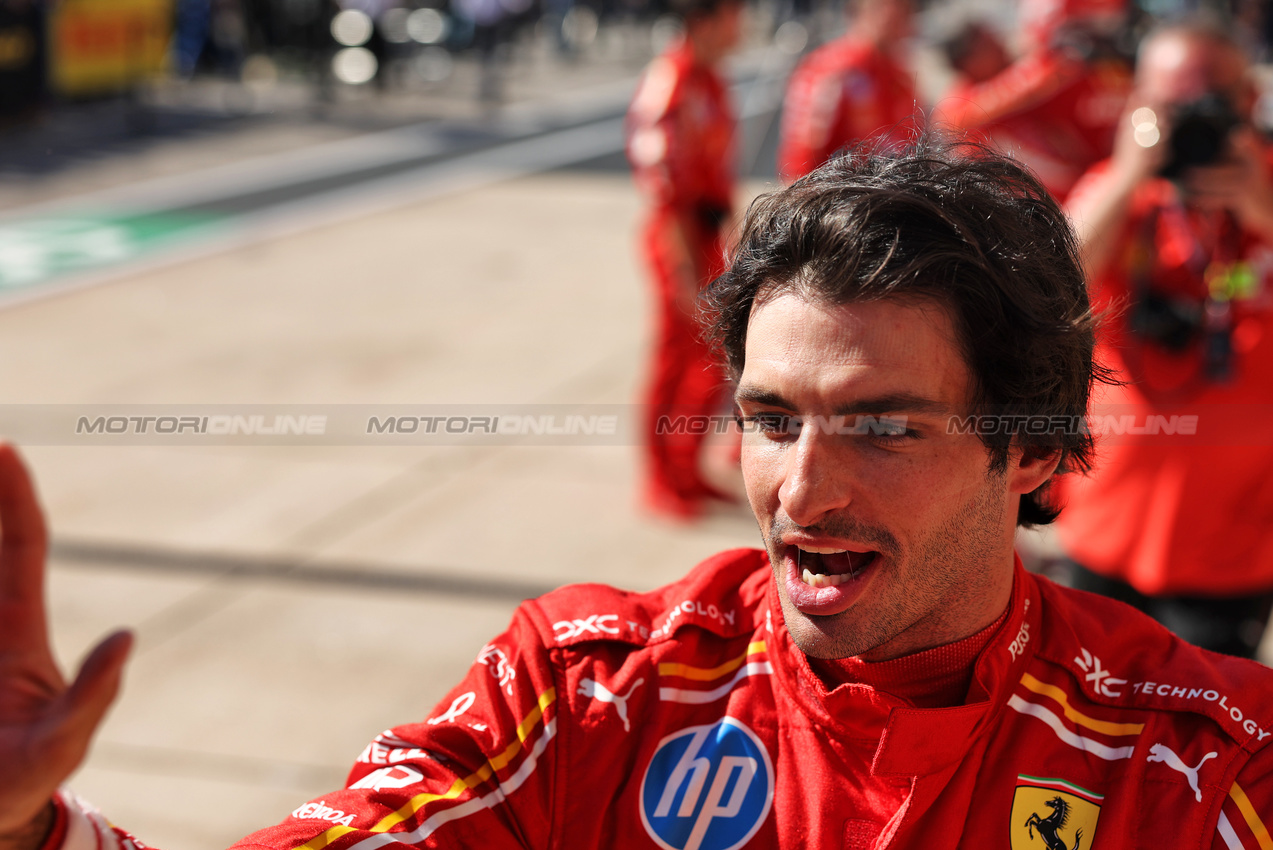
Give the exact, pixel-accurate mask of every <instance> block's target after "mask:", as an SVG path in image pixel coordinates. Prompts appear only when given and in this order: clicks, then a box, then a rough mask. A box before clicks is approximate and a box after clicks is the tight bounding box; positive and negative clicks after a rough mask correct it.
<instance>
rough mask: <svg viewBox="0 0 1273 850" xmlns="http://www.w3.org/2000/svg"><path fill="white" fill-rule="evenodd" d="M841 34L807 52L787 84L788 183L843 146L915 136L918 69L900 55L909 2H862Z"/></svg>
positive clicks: (783, 150) (783, 142) (781, 160)
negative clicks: (903, 61) (916, 72)
mask: <svg viewBox="0 0 1273 850" xmlns="http://www.w3.org/2000/svg"><path fill="white" fill-rule="evenodd" d="M851 9H852V10H853V13H854V18H853V22H852V25H851V26H850V28H849V31H848V32H847V33H846V34H845V35H844V36H842V37H841V38H838V39H836V40H835V41H832V42H831V43H829V44H826V45H823V46H822V47H820V48H818V49H817V50H815V51H813V53H811V54H809V56H807V57H806V58H805V59H804V60H803V61H802V62H801V63H800V65H799V66H798V67H797V68H796V70H795V72H794V73H793V74H792V75H791V80H790V82H789V83H788V84H787V96H786V105H785V107H784V110H783V114H782V130H781V136H780V138H779V142H778V173H779V174H780V175H781V176H782V178H783V179H784V180H786V181H788V182H790V181H792V180H795V179H796V178H798V177H801V176H803V175H804V174H807V173H808V172H810V171H812V170H813V169H814V168H817V167H818V166H819V165H821V164H822V163H823V162H826V160H827V159H829V158H830V156H831V154H833V153H835V152H836V151H837V150H839V149H840V148H842V147H844V146H846V145H850V144H854V143H855V142H860V141H864V140H866V139H871V138H875V137H877V136H881V137H883V138H884V139H885V140H886V144H887V145H890V146H898V145H901V144H904V143H905V142H908V141H910V139H911V138H912V137H913V136H914V135H915V130H916V127H917V120H916V100H917V98H916V94H915V84H914V75H913V73H912V72H911V71H910V70H909V69H908V68H906V67H905V65H903V64H902V62H901V61H899V59H898V58H897V57H896V56H895V55H894V53H893V51H894V50H895V49H896V44H897V42H898V41H899V40H901V39H903V38H905V37H906V36H907V35H908V34H909V33H910V28H911V14H912V10H911V2H910V0H858V2H856V3H853V4H851Z"/></svg>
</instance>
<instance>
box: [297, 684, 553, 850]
mask: <svg viewBox="0 0 1273 850" xmlns="http://www.w3.org/2000/svg"><path fill="white" fill-rule="evenodd" d="M556 699H557V689H556V688H549V689H548V690H546V691H544V692H543V693H542V694H540V695H539V700H538V701H537V704H536V706H535V707H534V708H533V709H531V711H530V713H529V714H527V715H526V717H525V718H524V719H523V720H522V722H521V723H519V724H517V740H516V741H514V742H513V743H511V744H509V745H508V747H507V748H505V750H504V751H503V752H502V753H500V754H499V755H496V756H493V757H492V758H490V759H488V760H487V762H486V764H484V765H482V766H481V767H480V768H478V769H477V770H476V771H474V772H473V773H470V774H469V775H468V776H466V777H464V778H463V779H457V780H455V783H454V784H453V785H452V786H451V787H450V788H449V789H447V791H446V793H444V794H433V793H429V792H426V793H424V794H417V795H415V796H414V797H412V798H411V799H410V800H408V801H407V802H405V803H403V804H402V806H401V807H400V808H399V809H398V810H397V811H395V812H392V813H391V814H388V815H385V816H384V817H383V818H381V820H380V822H379V823H377V824H376V825H375V826H373V827H372V828H371V829H370V830H369V832H388V831H389V830H391V829H393V828H394V827H395V826H397V825H398V824H400V823H402V822H403V821H406V820H408V819H409V818H411V817H412V816H413V815H414V814H415V813H416V812H418V811H420V810H421V809H423V808H424V807H425V806H427V805H429V803H436V802H437V801H438V800H454V799H455V798H456V797H459V796H460V795H461V794H463V793H464V792H465V791H467V790H469V789H471V788H476V787H477V786H479V785H481V784H482V783H483V782H485V781H486V780H488V779H490V778H491V777H492V776H494V775H495V772H496V771H497V770H502V769H503V768H505V767H507V766H508V764H509V762H511V761H512V760H513V759H514V758H516V756H517V754H518V753H519V752H521V750H522V749H523V748H524V746H525V743H526V739H527V737H529V735H530V731H531V730H532V729H533V728H534V727H535V725H536V724H537V723H539V721H540V720H542V719H543V716H544V710H545V709H547V708H548V706H550V705H552V704H553V702H555V701H556ZM356 831H357V830H356V829H355V828H354V827H352V826H333V827H332V828H331V829H329V830H327V831H326V832H324V833H322V834H321V835H317V836H315V837H314V838H312V839H311V840H310V841H309V842H307V843H306V844H304V845H302V847H300V848H298V850H323V848H324V847H326V846H327V845H329V844H331V843H332V842H333V841H335V840H337V839H338V838H340V837H341V836H344V835H348V834H349V833H351V832H356Z"/></svg>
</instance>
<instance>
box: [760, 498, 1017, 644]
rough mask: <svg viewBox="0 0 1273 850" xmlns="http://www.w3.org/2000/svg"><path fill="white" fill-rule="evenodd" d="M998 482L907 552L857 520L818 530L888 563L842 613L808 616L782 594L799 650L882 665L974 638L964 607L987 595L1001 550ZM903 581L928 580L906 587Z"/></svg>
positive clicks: (777, 538) (771, 545)
mask: <svg viewBox="0 0 1273 850" xmlns="http://www.w3.org/2000/svg"><path fill="white" fill-rule="evenodd" d="M997 479H1001V476H996V475H995V474H994V473H991V474H990V475H988V476H987V480H986V482H985V484H984V485H983V486H981V487H980V488H978V490H977V492H976V493H975V494H974V495H973V496H972V498H970V499H969V500H968V501H967V502H965V503H964V504H963V505H962V506H961V507H960V509H959V510H958V511H957V512H956V513H954V514H952V515H951V516H950V517H949V518H947V520H946V521H945V522H943V523H942V524H941V525H940V526H939V527H938V528H937V529H936V530H934V531H933V533H932V534H930V535H928V536H927V537H926V538H924V539H922V540H921V541H920V542H919V544H918V545H917V546H916V547H915V549H914V550H913V551H911V552H909V553H908V552H906V551H905V550H904V549H903V548H902V547H901V546H900V544H898V542H897V539H896V538H895V537H894V536H893V535H892V534H891V533H890V532H889V531H888V530H887V529H884V528H881V527H878V526H866V525H863V524H861V523H858V522H856V521H854V520H845V521H842V522H840V521H837V522H833V523H829V524H825V525H819V526H818V529H819V530H821V531H824V532H826V533H828V534H830V535H833V536H844V537H851V538H853V539H859V540H866V541H870V542H872V543H874V544H876V545H878V546H879V547H880V549H879V551H880V552H881V554H882V555H884V556H886V557H884V558H882V559H881V560H882V561H883V563H880V564H877V565H875V566H872V567H870V569H872V570H880V572H879V573H877V574H875V575H873V576H872V577H871V578H870V581H871V582H872V584H873V585H875V586H874V587H873V588H870V590H869V591H868V595H867V596H865V597H863V598H862V599H861V600H859V601H858V603H857V604H855V605H854V606H853V607H852V608H850V609H849V610H847V611H845V612H843V613H841V614H835V615H831V616H825V617H822V616H810V615H807V614H803V613H801V612H800V611H799V610H798V609H796V607H795V606H794V605H792V604H791V601H790V600H789V599H788V598H787V595H786V593H785V591H783V592H780V593H779V598H780V599H781V600H782V609H783V618H784V620H785V621H786V624H787V631H788V632H789V633H790V635H791V638H792V640H793V641H794V642H795V644H796V646H797V647H798V648H799V649H800V651H801V652H803V653H805V654H806V655H808V656H810V657H813V658H825V659H835V658H850V657H857V656H861V657H864V658H865V659H866V660H868V661H882V660H886V659H889V658H895V657H898V656H901V655H909V654H912V653H914V652H921V651H923V650H925V649H931V648H932V647H935V646H940V645H943V644H946V643H952V642H954V641H956V640H959V639H961V638H963V637H967V636H969V635H971V634H973V633H974V632H975V631H976V629H973V630H972V631H968V627H967V626H966V625H964V621H965V620H967V613H968V612H967V606H968V605H969V604H971V603H974V602H975V601H976V600H977V599H978V598H980V597H981V596H982V595H983V594H984V593H985V592H986V580H987V578H988V575H987V574H988V572H989V571H990V570H991V569H992V568H993V567H992V565H993V562H994V559H995V558H997V557H998V554H999V553H998V549H999V548H1000V547H1001V545H1002V544H1001V542H1000V541H999V539H998V530H999V529H1000V528H1001V527H1002V523H1003V513H1004V510H1005V507H1006V503H1007V496H1006V493H1005V491H1004V489H1003V487H1002V484H1001V483H999V482H998V481H997ZM996 485H998V486H996ZM782 531H783V529H781V528H777V527H776V524H775V527H774V528H771V530H770V534H769V536H768V539H767V540H766V546H767V548H768V549H769V557H770V562H771V563H773V564H778V563H780V562H779V561H778V560H777V551H778V550H777V546H778V545H781V533H782ZM778 569H780V567H775V575H776V578H777V581H778V586H779V588H780V589H781V588H782V587H783V586H784V582H785V581H786V577H785V576H782V575H777V572H778ZM906 577H910V578H911V579H915V578H920V577H923V578H924V579H925V580H924V581H922V582H915V581H912V582H911V584H910V585H909V586H908V585H907V583H906ZM965 632H966V634H965Z"/></svg>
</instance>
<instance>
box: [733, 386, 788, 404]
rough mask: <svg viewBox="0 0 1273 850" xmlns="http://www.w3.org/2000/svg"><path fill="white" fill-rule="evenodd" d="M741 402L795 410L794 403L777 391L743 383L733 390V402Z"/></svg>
mask: <svg viewBox="0 0 1273 850" xmlns="http://www.w3.org/2000/svg"><path fill="white" fill-rule="evenodd" d="M743 402H750V403H751V404H760V405H764V406H765V407H777V408H780V409H783V410H795V405H793V404H792V403H791V402H789V401H787V400H786V399H785V398H783V397H782V396H780V395H779V394H778V393H776V392H773V391H771V390H762V389H761V388H760V387H749V386H747V385H745V384H744V385H742V386H740V387H739V388H738V389H736V390H734V403H735V404H741V403H743Z"/></svg>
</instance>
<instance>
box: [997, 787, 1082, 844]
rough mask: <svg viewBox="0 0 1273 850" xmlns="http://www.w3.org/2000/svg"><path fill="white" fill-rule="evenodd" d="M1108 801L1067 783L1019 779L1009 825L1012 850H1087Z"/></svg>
mask: <svg viewBox="0 0 1273 850" xmlns="http://www.w3.org/2000/svg"><path fill="white" fill-rule="evenodd" d="M1104 799H1105V798H1104V797H1103V796H1101V795H1100V794H1094V793H1092V792H1091V791H1088V790H1087V789H1085V788H1080V787H1079V786H1077V785H1075V784H1074V783H1072V782H1066V781H1065V780H1064V779H1045V778H1042V777H1038V776H1026V775H1024V774H1022V775H1020V776H1018V777H1017V792H1016V796H1015V797H1013V799H1012V815H1011V817H1012V823H1011V824H1009V835H1010V836H1011V839H1012V850H1086V848H1088V847H1091V846H1092V838H1093V836H1094V835H1095V834H1096V819H1097V817H1098V816H1099V815H1100V813H1101V802H1102V801H1103V800H1104Z"/></svg>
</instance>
